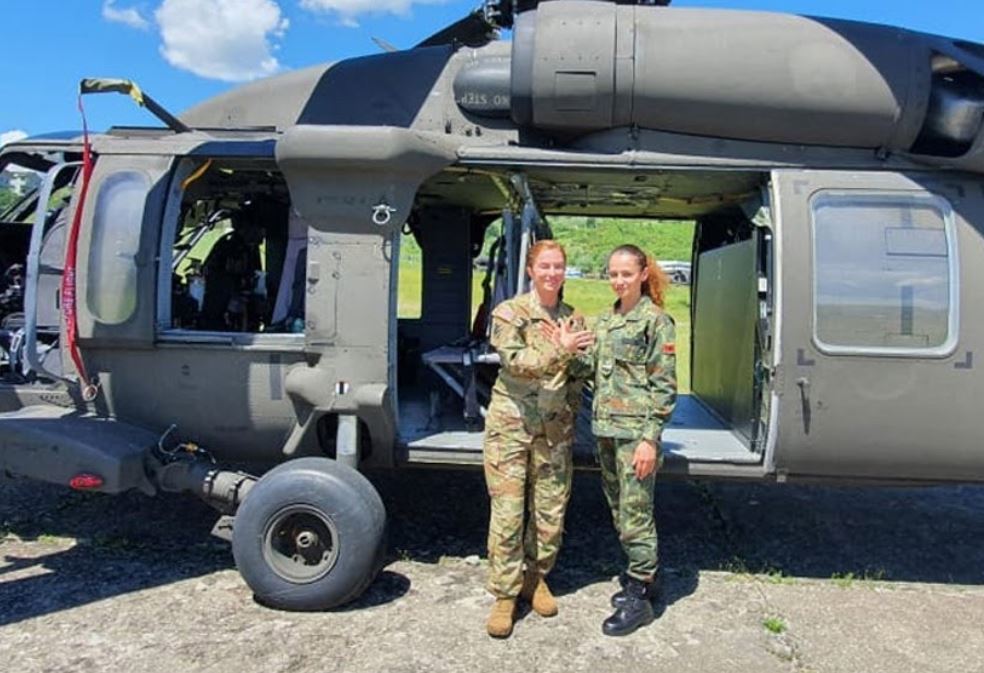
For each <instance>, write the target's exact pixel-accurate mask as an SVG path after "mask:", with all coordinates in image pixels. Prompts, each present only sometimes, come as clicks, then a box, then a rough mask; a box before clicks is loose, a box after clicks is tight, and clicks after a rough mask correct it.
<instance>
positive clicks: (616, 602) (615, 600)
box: [611, 573, 660, 610]
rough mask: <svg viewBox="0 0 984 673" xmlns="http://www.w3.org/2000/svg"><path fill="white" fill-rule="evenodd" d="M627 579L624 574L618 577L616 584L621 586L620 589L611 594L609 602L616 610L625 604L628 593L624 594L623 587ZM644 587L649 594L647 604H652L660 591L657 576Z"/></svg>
mask: <svg viewBox="0 0 984 673" xmlns="http://www.w3.org/2000/svg"><path fill="white" fill-rule="evenodd" d="M628 578H629V576H628V575H626V574H625V573H622V574H621V575H619V576H618V583H619V586H621V587H622V588H621V589H619V590H618V591H617V592H616V593H614V594H612V600H611V603H612V607H613V608H615V609H616V610H617V609H618V608H620V607H622V606H623V605H624V604H625V599H626V598H627V597H628V593H626V590H625V587H626V585H627V584H628V581H629V579H628ZM646 587H647V589H648V592H649V602H650V603H652V602H653V601H655V600H657V599H658V598H659V590H660V583H659V575H655V576H653V581H652V583H651V584H647V585H646Z"/></svg>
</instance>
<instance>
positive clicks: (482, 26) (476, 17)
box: [414, 9, 499, 49]
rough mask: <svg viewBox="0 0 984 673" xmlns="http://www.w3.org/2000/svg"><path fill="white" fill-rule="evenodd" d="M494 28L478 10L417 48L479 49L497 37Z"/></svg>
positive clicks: (432, 36)
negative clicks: (443, 46) (463, 47)
mask: <svg viewBox="0 0 984 673" xmlns="http://www.w3.org/2000/svg"><path fill="white" fill-rule="evenodd" d="M498 34H499V33H498V31H497V30H496V27H495V26H493V25H492V24H490V23H489V22H488V21H487V20H486V19H485V14H484V13H483V12H482V10H480V9H476V10H475V11H474V12H472V13H471V14H469V15H468V16H466V17H464V18H463V19H459V20H457V21H455V22H454V23H452V24H451V25H450V26H446V27H444V28H442V29H441V30H439V31H437V32H436V33H434V34H433V35H431V36H430V37H428V38H427V39H426V40H424V41H423V42H421V43H420V44H417V45H414V49H416V48H417V47H436V46H438V45H442V44H458V45H464V46H466V47H481V46H483V45H486V44H488V43H489V42H491V41H492V40H494V39H495V38H496V37H498Z"/></svg>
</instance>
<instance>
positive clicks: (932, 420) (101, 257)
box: [0, 0, 984, 610]
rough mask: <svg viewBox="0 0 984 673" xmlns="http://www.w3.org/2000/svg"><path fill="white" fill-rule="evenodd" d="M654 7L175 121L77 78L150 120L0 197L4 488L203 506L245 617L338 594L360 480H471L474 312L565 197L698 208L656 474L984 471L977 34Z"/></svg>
mask: <svg viewBox="0 0 984 673" xmlns="http://www.w3.org/2000/svg"><path fill="white" fill-rule="evenodd" d="M667 4H668V3H666V2H655V3H635V2H628V3H625V2H617V3H613V2H604V1H602V0H553V1H550V2H546V1H545V2H536V1H534V0H522V1H519V2H512V1H510V0H489V2H487V3H486V4H485V5H484V6H483V7H481V8H480V9H479V10H476V11H475V12H473V13H471V14H469V15H468V16H466V17H465V18H463V19H462V20H460V21H458V22H456V23H454V24H452V25H451V26H448V27H447V28H445V29H443V30H441V31H439V32H438V33H436V34H435V35H433V36H431V37H430V38H428V39H426V40H425V41H423V42H421V43H420V44H418V45H416V46H414V47H413V48H410V49H405V50H389V49H387V50H386V51H384V52H383V53H376V54H371V55H367V56H363V57H358V58H351V59H346V60H343V61H340V62H337V63H332V64H324V65H318V66H314V67H310V68H306V69H303V70H297V71H292V72H287V73H285V74H281V75H278V76H275V77H272V78H269V79H265V80H260V81H257V82H253V83H250V84H247V85H244V86H241V87H239V88H236V89H233V90H231V91H228V92H226V93H223V94H221V95H219V96H216V97H215V98H212V99H210V100H206V101H204V102H202V103H201V104H199V105H197V106H195V107H192V108H191V109H189V110H187V111H185V112H184V113H182V114H180V115H177V116H175V115H173V114H171V113H170V112H168V111H167V110H166V109H165V108H164V107H163V106H162V105H161V104H159V103H158V102H157V101H155V100H154V99H153V98H151V97H150V96H149V95H147V94H146V93H145V92H143V91H142V90H141V89H140V88H139V87H138V86H137V85H136V84H134V83H133V82H131V81H129V80H106V79H102V80H99V79H93V80H84V81H83V82H82V83H81V85H80V90H81V93H82V94H83V95H89V94H96V93H110V92H117V93H124V94H128V95H130V96H132V97H133V98H134V99H135V100H137V102H138V103H140V104H141V105H143V106H144V107H146V108H147V109H148V111H150V112H151V113H152V114H154V115H155V116H156V117H157V118H158V119H159V121H160V122H161V125H159V126H155V127H139V128H138V127H113V128H111V129H110V130H108V131H106V132H104V133H93V134H89V133H88V132H86V133H84V134H76V133H70V134H60V135H49V136H38V137H34V138H27V139H24V140H21V141H18V142H14V143H10V144H8V145H7V146H5V147H4V148H3V149H2V151H0V168H3V167H5V166H8V165H12V166H16V167H20V168H22V169H29V170H33V171H37V172H38V173H40V174H41V176H42V179H41V180H40V183H39V185H38V186H37V188H36V189H34V190H32V191H29V192H28V193H27V194H26V195H25V196H24V197H23V198H22V199H20V200H19V201H18V202H17V203H15V204H14V205H13V206H11V207H10V208H8V209H7V210H6V211H5V212H3V213H2V214H0V220H2V223H0V250H2V254H0V262H2V266H3V268H0V274H6V275H5V276H4V278H5V279H7V280H5V281H4V282H5V283H6V285H5V286H4V287H0V292H4V293H5V294H4V295H3V296H4V297H5V301H4V302H3V306H2V308H3V310H2V315H0V355H2V357H0V378H2V382H0V412H2V413H0V474H2V475H3V476H5V477H12V478H13V477H19V478H30V479H36V480H42V481H46V482H51V483H56V484H62V485H67V486H70V487H72V488H75V489H79V490H84V491H95V492H102V493H109V494H117V493H122V492H125V491H130V490H139V491H141V492H143V493H146V494H147V495H149V496H152V495H155V494H158V493H161V492H187V493H192V494H195V495H197V496H198V497H201V498H202V499H204V500H205V501H206V502H208V503H209V504H211V505H212V506H214V507H215V509H216V510H217V511H218V513H219V518H218V520H217V522H216V525H215V528H214V530H213V532H214V533H215V534H216V535H218V536H220V537H222V538H224V539H226V540H229V541H231V546H232V552H233V555H234V557H235V561H236V565H237V567H238V569H239V571H240V573H241V574H242V576H243V578H244V580H245V581H246V583H247V584H248V585H249V587H250V588H251V589H252V591H253V592H254V594H255V595H256V597H257V598H258V599H259V600H260V601H262V602H263V603H265V604H268V605H270V606H273V607H277V608H281V609H286V610H321V609H326V608H331V607H334V606H338V605H342V604H344V603H346V602H349V601H351V600H353V599H354V598H355V597H357V596H358V595H359V594H360V593H361V592H362V591H363V590H364V589H365V588H366V587H367V586H368V584H369V583H370V582H371V581H372V579H373V577H374V576H375V574H376V572H377V571H378V569H379V566H380V563H381V559H382V551H383V531H384V527H385V522H386V512H385V508H384V506H383V503H382V501H381V499H380V497H379V494H378V493H377V492H376V490H375V488H374V487H373V486H372V484H371V483H370V482H369V481H368V480H367V479H366V478H365V477H364V476H363V474H362V470H365V469H369V468H373V469H404V468H407V467H409V466H414V465H427V466H478V465H481V461H482V434H483V433H482V426H483V415H484V413H485V408H486V405H487V404H488V399H489V390H490V386H491V383H492V382H493V381H494V378H495V374H496V371H497V366H498V357H497V354H496V353H495V352H494V350H493V349H491V348H490V347H489V342H488V325H487V320H485V319H484V318H483V316H487V315H488V314H489V313H490V311H491V309H492V308H493V307H494V306H495V305H496V304H497V303H498V302H499V301H502V300H504V299H506V298H509V297H512V296H515V295H516V294H517V293H520V292H523V291H525V290H526V289H527V288H528V279H526V277H525V275H524V272H523V270H524V268H525V259H526V254H527V252H528V250H529V248H530V246H531V245H532V244H533V243H534V242H535V241H536V240H538V239H542V238H548V237H551V235H552V234H551V229H550V218H551V217H557V216H570V215H573V216H605V217H623V218H636V219H638V218H653V219H656V218H659V219H664V220H666V219H670V220H672V219H679V220H690V221H694V222H696V228H695V235H694V240H693V251H692V258H691V260H690V267H688V270H687V273H688V280H689V283H690V285H689V288H690V293H691V316H690V317H691V321H690V339H691V342H692V360H691V364H690V375H691V381H692V384H691V391H690V392H689V393H688V394H684V395H681V396H680V399H679V402H678V405H677V409H676V411H675V413H674V416H673V418H672V421H671V423H670V424H669V425H668V427H667V428H666V429H665V431H664V434H663V437H662V444H663V450H664V452H665V455H666V463H665V466H664V467H663V468H662V472H663V473H665V474H667V475H668V476H679V477H687V478H707V479H732V480H750V481H757V482H772V483H785V482H796V481H798V482H821V483H872V484H889V485H898V484H914V485H919V484H938V483H958V482H981V481H984V450H981V448H980V443H979V440H978V436H977V432H976V428H975V425H974V422H973V418H975V414H976V412H977V406H976V402H977V400H979V399H981V398H982V397H984V375H982V374H981V373H980V372H981V366H980V365H981V362H980V356H976V357H975V353H976V351H977V347H978V346H979V345H981V344H982V343H984V314H981V313H980V312H979V309H978V306H979V304H980V303H981V300H982V299H984V289H981V288H982V286H984V284H982V282H981V277H980V270H981V269H984V236H982V233H984V178H982V173H984V45H982V44H978V43H973V42H968V41H965V40H958V39H951V38H946V37H943V36H937V35H930V34H924V33H918V32H913V31H909V30H903V29H899V28H894V27H890V26H884V25H875V24H867V23H859V22H852V21H844V20H834V19H824V18H815V17H804V16H796V15H788V14H778V13H766V12H749V11H724V10H711V9H689V8H675V7H669V6H666V5H667ZM503 30H509V31H511V37H512V39H511V41H504V40H502V39H500V33H501V31H503ZM490 228H493V231H494V233H495V235H494V238H495V245H494V247H493V248H492V250H491V251H490V252H489V253H488V263H487V264H486V265H485V269H484V270H483V269H482V268H480V267H479V268H476V264H475V260H476V258H477V257H478V256H479V255H480V254H481V253H482V243H483V241H484V240H485V237H486V236H487V234H488V231H489V230H490ZM411 239H412V241H413V243H414V244H415V245H417V246H419V249H420V250H421V254H422V261H421V264H422V284H421V293H420V311H419V314H416V315H412V316H401V315H400V314H399V311H398V287H399V281H400V263H399V260H400V249H401V245H409V244H410V241H411ZM8 272H9V273H8ZM476 274H481V276H482V277H481V279H480V280H481V282H480V285H479V286H480V287H481V288H482V289H481V292H480V297H473V294H475V292H476V291H475V290H474V289H473V287H474V285H475V283H473V280H475V281H478V280H479V278H477V277H476ZM8 286H9V288H8ZM8 289H9V290H10V291H9V292H8ZM18 293H20V294H18ZM476 299H478V304H479V309H478V311H477V312H476V311H474V310H473V308H472V307H473V305H474V303H475V300H476ZM578 432H579V435H578V436H579V440H578V443H577V446H576V447H575V457H576V460H577V462H578V464H580V465H584V466H590V465H591V463H592V456H591V449H590V435H589V434H588V435H587V436H585V433H586V432H587V430H586V429H585V428H584V427H583V424H582V427H581V428H580V429H579V431H578Z"/></svg>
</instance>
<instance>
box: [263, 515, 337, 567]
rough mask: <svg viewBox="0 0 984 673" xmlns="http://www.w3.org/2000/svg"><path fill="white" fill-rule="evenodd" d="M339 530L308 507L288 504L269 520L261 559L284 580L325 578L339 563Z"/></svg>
mask: <svg viewBox="0 0 984 673" xmlns="http://www.w3.org/2000/svg"><path fill="white" fill-rule="evenodd" d="M338 544H339V540H338V529H337V527H336V526H335V523H334V521H332V519H331V517H330V516H328V515H327V514H325V513H324V512H322V511H321V510H319V509H317V508H316V507H313V506H311V505H289V506H287V507H285V508H283V509H281V510H280V511H279V512H277V514H276V515H274V516H273V517H271V518H270V522H269V524H268V525H267V527H266V530H265V533H264V536H263V557H264V559H265V560H266V562H267V563H268V564H269V565H270V567H271V568H272V569H273V570H274V572H276V573H277V574H278V575H280V576H281V577H282V578H283V579H285V580H287V581H289V582H294V583H298V584H306V583H308V582H314V581H315V580H317V579H320V578H321V577H324V576H325V575H327V574H328V573H329V572H330V571H331V569H332V568H333V567H334V565H335V562H336V561H337V560H338Z"/></svg>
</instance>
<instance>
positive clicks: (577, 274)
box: [564, 266, 584, 278]
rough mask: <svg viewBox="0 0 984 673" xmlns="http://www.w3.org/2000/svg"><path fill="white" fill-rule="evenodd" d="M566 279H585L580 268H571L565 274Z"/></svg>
mask: <svg viewBox="0 0 984 673" xmlns="http://www.w3.org/2000/svg"><path fill="white" fill-rule="evenodd" d="M564 277H565V278H584V272H583V271H581V269H580V268H579V267H576V266H569V267H567V270H566V271H565V272H564Z"/></svg>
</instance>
